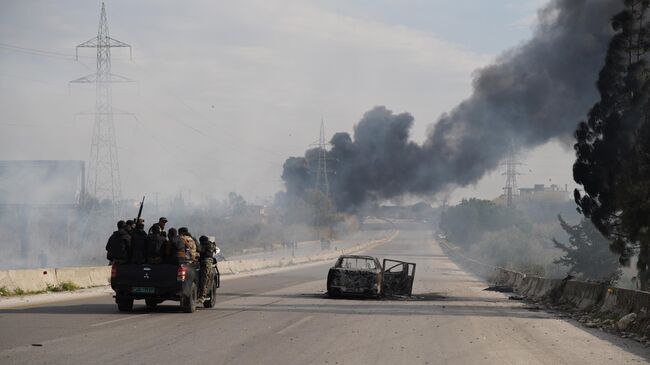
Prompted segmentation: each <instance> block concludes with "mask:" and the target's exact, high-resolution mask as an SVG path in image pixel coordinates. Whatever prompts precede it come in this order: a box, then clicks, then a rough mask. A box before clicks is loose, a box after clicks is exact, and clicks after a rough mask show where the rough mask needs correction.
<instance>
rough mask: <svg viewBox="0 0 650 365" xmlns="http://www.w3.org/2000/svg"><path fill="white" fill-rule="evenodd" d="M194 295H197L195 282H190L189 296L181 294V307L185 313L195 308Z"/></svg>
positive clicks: (192, 311)
mask: <svg viewBox="0 0 650 365" xmlns="http://www.w3.org/2000/svg"><path fill="white" fill-rule="evenodd" d="M196 296H197V288H196V284H195V283H192V288H191V289H190V295H189V296H183V298H181V309H182V310H183V312H185V313H194V311H195V310H196Z"/></svg>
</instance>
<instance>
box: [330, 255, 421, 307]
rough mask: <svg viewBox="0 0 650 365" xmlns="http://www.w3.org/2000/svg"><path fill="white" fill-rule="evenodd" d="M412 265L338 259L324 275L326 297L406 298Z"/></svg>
mask: <svg viewBox="0 0 650 365" xmlns="http://www.w3.org/2000/svg"><path fill="white" fill-rule="evenodd" d="M414 277H415V264H414V263H410V262H404V261H398V260H390V259H384V261H383V265H382V264H381V263H380V262H379V260H378V259H377V258H376V257H372V256H361V255H343V256H340V257H339V258H338V259H337V260H336V263H335V264H334V266H333V267H332V268H330V270H329V272H328V274H327V294H328V295H329V296H330V297H334V298H336V297H343V296H363V297H381V296H385V297H390V296H410V295H411V292H412V290H413V278H414Z"/></svg>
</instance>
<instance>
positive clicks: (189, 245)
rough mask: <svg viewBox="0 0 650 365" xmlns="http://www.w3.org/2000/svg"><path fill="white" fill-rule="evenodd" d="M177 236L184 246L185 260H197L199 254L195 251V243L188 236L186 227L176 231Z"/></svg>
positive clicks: (190, 236)
mask: <svg viewBox="0 0 650 365" xmlns="http://www.w3.org/2000/svg"><path fill="white" fill-rule="evenodd" d="M178 234H179V235H180V238H181V242H183V244H184V245H185V251H186V257H185V258H186V259H187V260H188V261H196V260H197V259H198V258H199V252H198V250H197V246H198V245H197V242H196V240H195V239H194V237H192V235H191V234H190V232H189V230H188V229H187V227H181V228H179V229H178Z"/></svg>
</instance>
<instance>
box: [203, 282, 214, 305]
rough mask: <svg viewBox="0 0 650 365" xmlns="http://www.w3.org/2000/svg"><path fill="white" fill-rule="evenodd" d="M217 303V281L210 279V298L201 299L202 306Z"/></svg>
mask: <svg viewBox="0 0 650 365" xmlns="http://www.w3.org/2000/svg"><path fill="white" fill-rule="evenodd" d="M216 304H217V283H216V281H214V280H212V290H211V291H210V298H209V299H208V300H205V301H203V307H204V308H214V306H215V305H216Z"/></svg>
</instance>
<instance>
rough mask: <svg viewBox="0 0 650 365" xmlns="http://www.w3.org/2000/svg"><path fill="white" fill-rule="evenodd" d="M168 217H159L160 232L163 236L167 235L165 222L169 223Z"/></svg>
mask: <svg viewBox="0 0 650 365" xmlns="http://www.w3.org/2000/svg"><path fill="white" fill-rule="evenodd" d="M167 222H168V221H167V218H165V217H160V218H158V225H159V226H160V234H161V235H162V236H163V237H167V232H165V224H166V223H167Z"/></svg>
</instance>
